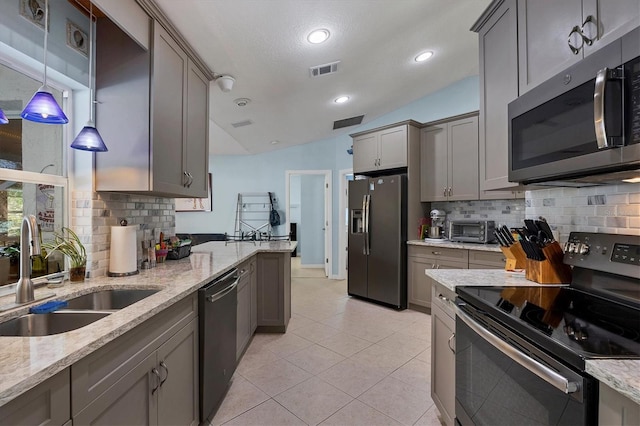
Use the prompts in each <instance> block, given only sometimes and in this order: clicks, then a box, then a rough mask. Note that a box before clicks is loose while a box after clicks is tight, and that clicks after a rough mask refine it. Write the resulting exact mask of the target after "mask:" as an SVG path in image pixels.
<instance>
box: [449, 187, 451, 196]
mask: <svg viewBox="0 0 640 426" xmlns="http://www.w3.org/2000/svg"><path fill="white" fill-rule="evenodd" d="M449 197H451V187H449Z"/></svg>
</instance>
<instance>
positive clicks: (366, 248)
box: [364, 194, 371, 256]
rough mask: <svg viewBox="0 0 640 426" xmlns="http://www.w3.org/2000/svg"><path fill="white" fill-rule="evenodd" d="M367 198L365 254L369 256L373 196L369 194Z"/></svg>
mask: <svg viewBox="0 0 640 426" xmlns="http://www.w3.org/2000/svg"><path fill="white" fill-rule="evenodd" d="M364 197H365V203H366V208H365V216H364V218H365V219H364V247H365V253H364V254H366V255H367V256H368V255H370V254H371V246H370V241H369V238H370V235H371V234H370V233H369V214H370V209H371V195H370V194H367V195H365V196H364Z"/></svg>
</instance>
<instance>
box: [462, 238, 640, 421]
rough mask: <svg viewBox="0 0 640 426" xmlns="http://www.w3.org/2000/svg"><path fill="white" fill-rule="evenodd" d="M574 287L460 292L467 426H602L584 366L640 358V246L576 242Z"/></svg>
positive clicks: (571, 259)
mask: <svg viewBox="0 0 640 426" xmlns="http://www.w3.org/2000/svg"><path fill="white" fill-rule="evenodd" d="M564 263H566V264H569V265H572V266H573V271H572V275H573V279H572V283H571V285H570V286H568V287H558V286H535V287H534V286H531V287H464V286H463V287H458V288H457V289H456V292H457V293H458V298H457V300H456V305H457V308H458V310H457V316H456V419H457V421H458V423H459V424H462V425H513V424H547V425H556V424H584V425H588V424H594V425H595V424H597V421H598V387H599V386H598V381H597V380H596V379H594V378H593V377H591V376H590V375H588V374H587V373H586V372H585V360H587V359H609V358H640V279H639V277H640V237H638V236H629V235H611V234H594V233H572V234H571V235H570V238H569V241H568V242H567V243H566V244H565V255H564Z"/></svg>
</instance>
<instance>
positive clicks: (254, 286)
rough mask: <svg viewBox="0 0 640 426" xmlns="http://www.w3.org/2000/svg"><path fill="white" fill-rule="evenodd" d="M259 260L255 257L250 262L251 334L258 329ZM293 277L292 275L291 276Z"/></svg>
mask: <svg viewBox="0 0 640 426" xmlns="http://www.w3.org/2000/svg"><path fill="white" fill-rule="evenodd" d="M256 264H257V260H256V257H255V256H253V257H252V258H251V260H250V261H249V271H250V273H251V280H250V283H249V285H250V286H251V321H250V322H251V334H252V335H253V333H254V332H255V331H256V328H258V274H257V266H256ZM289 275H291V274H289Z"/></svg>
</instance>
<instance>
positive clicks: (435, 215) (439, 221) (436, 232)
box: [429, 209, 447, 239]
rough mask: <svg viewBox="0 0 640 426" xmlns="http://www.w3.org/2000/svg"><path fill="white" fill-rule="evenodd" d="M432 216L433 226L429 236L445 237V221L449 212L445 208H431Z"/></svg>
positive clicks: (432, 237) (434, 237) (435, 237)
mask: <svg viewBox="0 0 640 426" xmlns="http://www.w3.org/2000/svg"><path fill="white" fill-rule="evenodd" d="M429 216H430V217H431V227H430V228H429V238H431V239H443V238H444V222H445V219H446V217H447V213H446V212H444V211H443V210H437V209H434V210H431V213H429Z"/></svg>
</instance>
